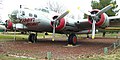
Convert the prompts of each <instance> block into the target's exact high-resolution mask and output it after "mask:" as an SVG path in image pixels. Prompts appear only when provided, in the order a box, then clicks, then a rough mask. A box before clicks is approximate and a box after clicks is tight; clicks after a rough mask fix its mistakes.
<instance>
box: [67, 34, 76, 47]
mask: <svg viewBox="0 0 120 60" xmlns="http://www.w3.org/2000/svg"><path fill="white" fill-rule="evenodd" d="M68 44H72V45H76V44H77V37H76V35H75V34H73V33H72V34H70V35H69V37H68Z"/></svg>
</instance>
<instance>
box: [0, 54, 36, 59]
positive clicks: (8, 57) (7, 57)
mask: <svg viewBox="0 0 120 60" xmlns="http://www.w3.org/2000/svg"><path fill="white" fill-rule="evenodd" d="M0 60H35V59H29V58H20V57H10V56H6V55H2V54H0Z"/></svg>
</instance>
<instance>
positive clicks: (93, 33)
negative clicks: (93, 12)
mask: <svg viewBox="0 0 120 60" xmlns="http://www.w3.org/2000/svg"><path fill="white" fill-rule="evenodd" d="M95 23H96V21H95V20H93V23H92V39H94V38H95Z"/></svg>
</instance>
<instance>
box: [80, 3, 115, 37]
mask: <svg viewBox="0 0 120 60" xmlns="http://www.w3.org/2000/svg"><path fill="white" fill-rule="evenodd" d="M112 7H113V4H110V5H108V6H106V7H104V8H103V9H101V10H100V11H98V12H93V13H90V12H87V13H85V12H84V11H82V12H83V13H84V14H86V15H88V16H90V17H91V18H92V22H93V23H92V39H94V38H95V24H96V21H97V20H98V19H99V16H100V15H101V14H103V13H105V12H106V11H108V10H109V9H110V8H112ZM78 9H79V7H78Z"/></svg>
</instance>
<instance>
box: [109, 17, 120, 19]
mask: <svg viewBox="0 0 120 60" xmlns="http://www.w3.org/2000/svg"><path fill="white" fill-rule="evenodd" d="M116 19H117V20H120V16H111V17H109V20H116Z"/></svg>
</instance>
